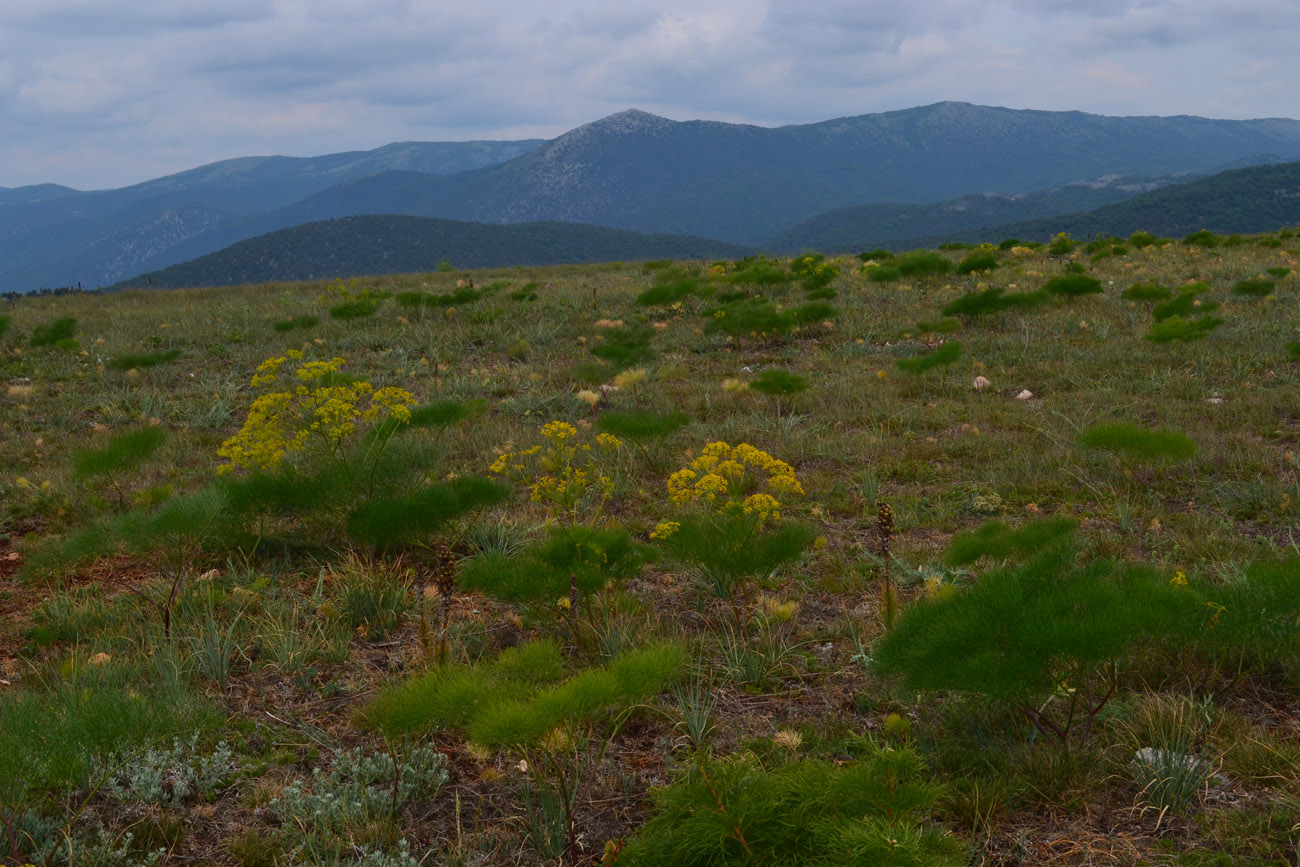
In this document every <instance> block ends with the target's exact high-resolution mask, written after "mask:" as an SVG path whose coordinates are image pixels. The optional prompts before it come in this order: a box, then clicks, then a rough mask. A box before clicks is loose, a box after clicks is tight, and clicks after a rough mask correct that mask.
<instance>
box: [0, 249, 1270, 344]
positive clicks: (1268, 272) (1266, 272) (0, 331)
mask: <svg viewBox="0 0 1300 867" xmlns="http://www.w3.org/2000/svg"><path fill="white" fill-rule="evenodd" d="M1264 273H1265V274H1267V275H1268V276H1270V277H1272V278H1274V279H1276V280H1281V279H1282V278H1283V277H1286V276H1287V275H1289V274H1290V273H1291V269H1290V268H1288V267H1287V266H1285V265H1278V266H1276V267H1273V268H1268V269H1265V271H1264ZM3 336H4V329H3V328H0V337H3Z"/></svg>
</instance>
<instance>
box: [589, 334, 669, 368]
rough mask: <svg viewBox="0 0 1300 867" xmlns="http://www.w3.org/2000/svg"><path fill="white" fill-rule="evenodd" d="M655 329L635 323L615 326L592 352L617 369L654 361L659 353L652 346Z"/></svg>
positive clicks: (592, 348)
mask: <svg viewBox="0 0 1300 867" xmlns="http://www.w3.org/2000/svg"><path fill="white" fill-rule="evenodd" d="M654 334H655V330H654V329H653V328H652V327H650V326H649V325H642V324H639V323H634V324H632V325H624V326H622V327H620V328H614V329H611V330H610V331H608V332H607V333H606V335H605V340H604V341H603V342H601V343H597V344H595V345H594V346H592V347H591V354H592V355H594V356H596V357H597V358H599V359H600V360H601V361H604V362H607V363H608V364H610V365H611V366H613V367H614V369H615V370H623V369H625V368H628V367H632V366H634V365H637V364H646V363H647V362H650V361H653V360H654V359H655V356H656V355H657V353H656V352H655V351H654V348H653V347H651V346H650V341H651V340H653V339H654Z"/></svg>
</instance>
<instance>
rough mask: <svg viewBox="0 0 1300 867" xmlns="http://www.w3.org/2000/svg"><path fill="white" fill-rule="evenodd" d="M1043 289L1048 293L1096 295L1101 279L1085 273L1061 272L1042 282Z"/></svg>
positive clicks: (1073, 295)
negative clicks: (1057, 275)
mask: <svg viewBox="0 0 1300 867" xmlns="http://www.w3.org/2000/svg"><path fill="white" fill-rule="evenodd" d="M1043 291H1044V292H1046V293H1047V294H1048V295H1065V296H1068V297H1077V296H1080V295H1096V294H1098V293H1100V292H1101V291H1102V288H1101V281H1100V280H1098V279H1097V278H1095V277H1089V276H1087V275H1085V274H1062V275H1060V276H1059V277H1053V278H1052V279H1051V280H1048V281H1047V282H1046V283H1044V284H1043Z"/></svg>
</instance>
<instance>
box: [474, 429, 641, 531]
mask: <svg viewBox="0 0 1300 867" xmlns="http://www.w3.org/2000/svg"><path fill="white" fill-rule="evenodd" d="M541 434H542V442H540V443H537V444H536V445H533V446H530V447H528V448H525V449H521V450H520V451H504V452H502V453H501V454H500V455H498V456H497V458H496V460H494V461H493V462H492V465H491V466H490V467H489V470H490V471H491V472H492V473H493V474H495V475H500V476H505V477H506V478H509V479H512V480H514V481H516V482H519V483H521V484H523V485H525V486H526V487H527V488H528V492H529V499H530V500H532V501H533V502H534V503H542V504H544V505H545V506H546V507H547V508H548V510H549V511H550V513H551V517H552V518H553V519H554V520H555V521H556V522H557V523H559V524H561V525H563V526H573V525H575V524H579V523H584V522H585V523H594V522H595V521H596V520H597V519H599V518H600V516H601V513H602V512H603V511H604V508H605V504H606V503H607V502H609V499H610V497H612V496H613V495H614V474H615V472H616V469H617V461H618V460H619V459H620V455H621V452H622V451H623V450H624V445H623V441H622V440H621V439H619V438H618V437H616V436H614V435H613V434H611V433H599V434H596V435H595V436H594V437H592V438H591V441H590V442H583V441H582V439H583V437H581V436H580V435H579V433H578V428H576V427H574V426H573V425H571V424H569V423H568V422H566V421H552V422H548V423H547V424H545V425H543V426H542V431H541Z"/></svg>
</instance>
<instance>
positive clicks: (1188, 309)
mask: <svg viewBox="0 0 1300 867" xmlns="http://www.w3.org/2000/svg"><path fill="white" fill-rule="evenodd" d="M1209 288H1210V287H1209V286H1207V285H1206V284H1204V283H1191V284H1189V285H1187V286H1183V287H1181V288H1180V289H1179V290H1178V294H1177V295H1175V296H1173V297H1172V298H1168V299H1166V300H1164V301H1161V302H1160V303H1158V304H1156V305H1155V306H1154V307H1152V308H1151V318H1152V319H1153V320H1154V321H1156V322H1163V321H1164V320H1166V319H1170V318H1172V317H1174V316H1180V317H1182V318H1184V319H1186V318H1187V317H1188V316H1190V315H1192V314H1193V313H1200V314H1205V313H1213V312H1214V311H1215V310H1218V309H1219V302H1217V301H1202V300H1200V295H1201V293H1202V292H1204V291H1205V290H1206V289H1209Z"/></svg>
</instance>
